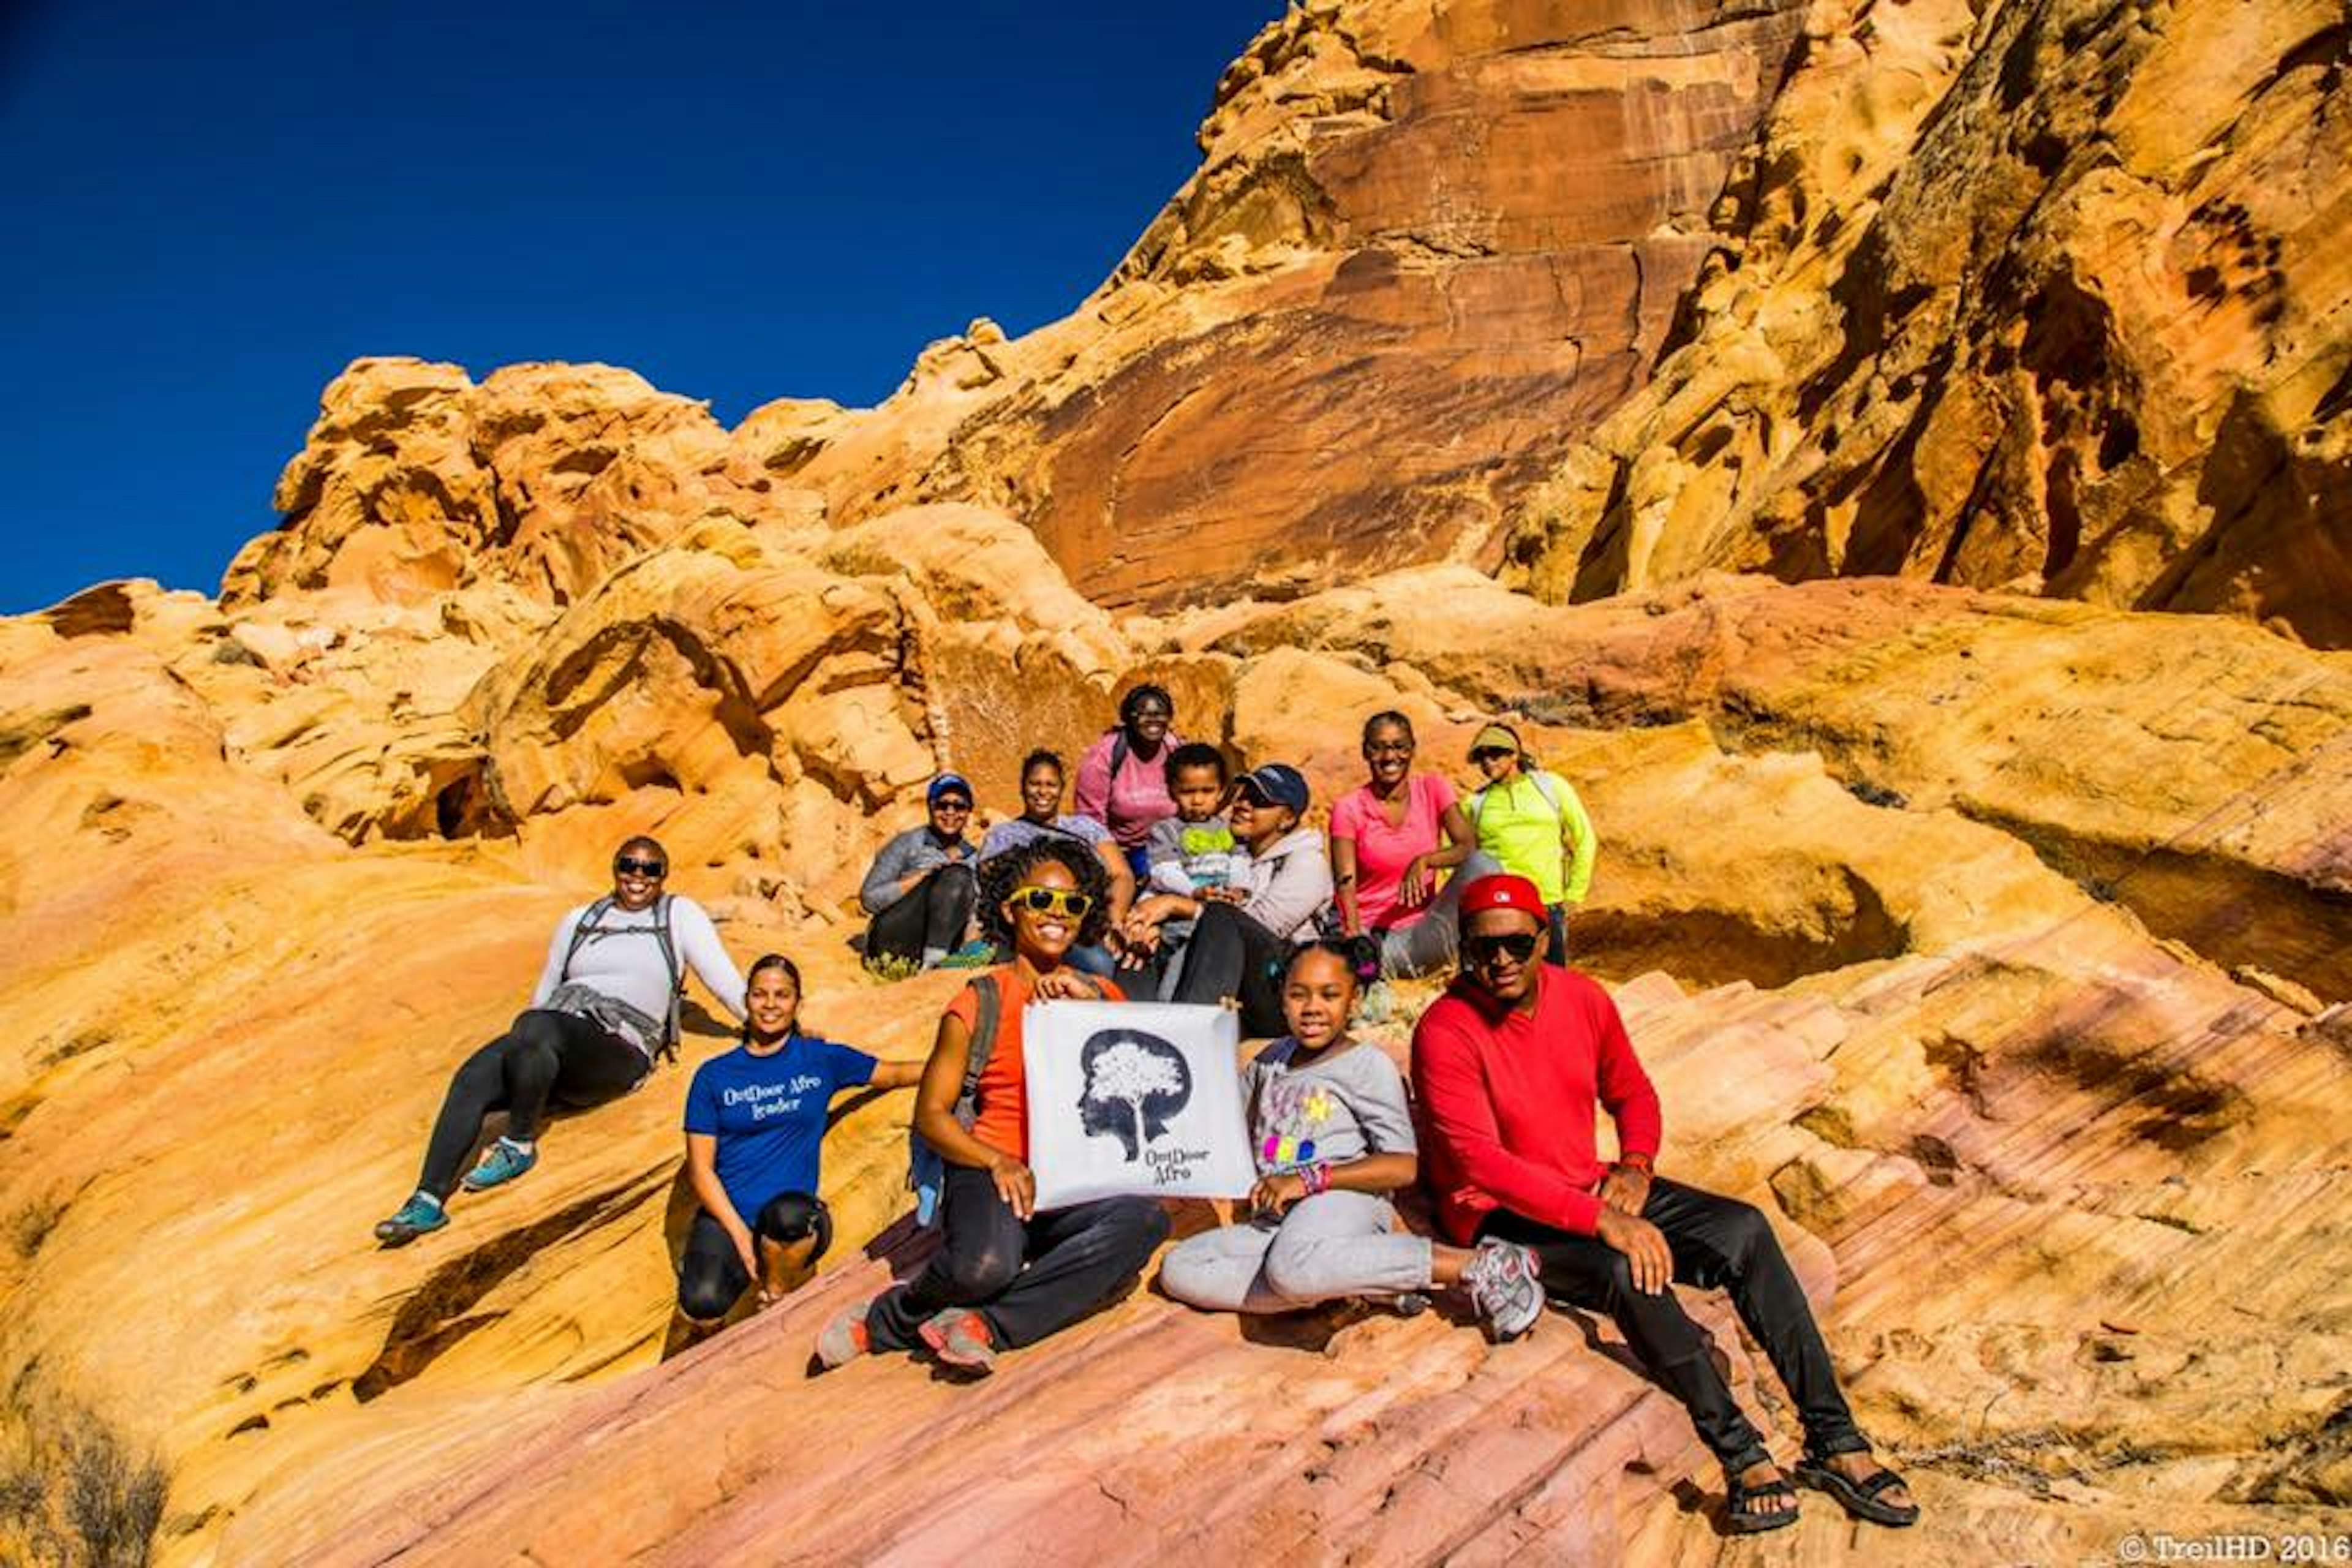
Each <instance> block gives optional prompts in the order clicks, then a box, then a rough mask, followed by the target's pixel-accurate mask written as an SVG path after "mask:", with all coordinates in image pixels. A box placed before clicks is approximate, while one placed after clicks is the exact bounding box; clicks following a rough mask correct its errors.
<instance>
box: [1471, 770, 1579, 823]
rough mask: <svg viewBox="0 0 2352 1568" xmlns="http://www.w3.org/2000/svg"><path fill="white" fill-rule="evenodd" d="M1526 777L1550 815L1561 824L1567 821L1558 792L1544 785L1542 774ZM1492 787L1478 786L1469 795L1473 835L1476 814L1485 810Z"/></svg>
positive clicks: (1476, 819) (1488, 785)
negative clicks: (1534, 787) (1487, 796)
mask: <svg viewBox="0 0 2352 1568" xmlns="http://www.w3.org/2000/svg"><path fill="white" fill-rule="evenodd" d="M1526 777H1527V779H1528V782H1529V783H1531V784H1534V785H1535V786H1536V794H1538V795H1541V796H1542V797H1543V803H1544V804H1545V805H1548V806H1549V807H1551V814H1552V815H1553V816H1556V817H1559V819H1560V820H1561V821H1562V822H1565V821H1567V820H1568V813H1567V812H1566V811H1564V810H1562V809H1561V807H1560V804H1559V792H1558V791H1556V790H1554V789H1553V788H1552V787H1551V785H1549V784H1546V783H1544V775H1543V773H1541V772H1539V771H1538V772H1531V773H1528V774H1527V775H1526ZM1494 787H1495V786H1494V785H1493V784H1480V785H1479V786H1478V787H1477V789H1476V790H1475V791H1474V792H1473V793H1472V794H1471V796H1470V813H1469V816H1470V831H1471V832H1472V833H1474V834H1475V833H1476V832H1477V831H1478V814H1479V813H1480V812H1482V811H1484V810H1486V793H1487V792H1488V791H1489V790H1491V789H1493V788H1494Z"/></svg>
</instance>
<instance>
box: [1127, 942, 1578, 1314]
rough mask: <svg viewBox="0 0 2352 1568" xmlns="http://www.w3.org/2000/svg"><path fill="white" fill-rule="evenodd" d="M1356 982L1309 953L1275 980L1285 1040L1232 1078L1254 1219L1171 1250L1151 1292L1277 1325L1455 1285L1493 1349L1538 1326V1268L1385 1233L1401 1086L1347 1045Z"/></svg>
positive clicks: (1415, 1168) (1389, 1225)
mask: <svg viewBox="0 0 2352 1568" xmlns="http://www.w3.org/2000/svg"><path fill="white" fill-rule="evenodd" d="M1355 1005H1356V971H1355V967H1354V965H1353V963H1351V962H1350V960H1349V957H1348V955H1347V954H1346V953H1345V952H1342V951H1341V950H1339V948H1337V947H1334V946H1331V945H1329V944H1328V943H1324V942H1310V943H1308V944H1307V945H1306V946H1304V947H1301V948H1300V949H1298V951H1297V953H1296V954H1295V955H1294V956H1293V957H1292V958H1291V961H1290V970H1289V973H1287V974H1286V975H1285V976H1284V978H1283V988H1282V1007H1283V1016H1284V1017H1285V1018H1286V1021H1287V1022H1288V1023H1289V1025H1290V1034H1289V1035H1288V1037H1286V1038H1283V1039H1279V1040H1276V1042H1275V1043H1274V1044H1272V1045H1270V1046H1268V1047H1266V1048H1265V1051H1263V1052H1262V1053H1260V1055H1259V1056H1258V1058H1257V1059H1256V1060H1255V1061H1254V1062H1252V1063H1250V1065H1249V1066H1248V1067H1246V1068H1243V1069H1242V1100H1243V1103H1244V1105H1245V1106H1247V1107H1248V1109H1249V1117H1250V1149H1251V1152H1252V1153H1253V1154H1254V1155H1255V1157H1256V1161H1257V1169H1258V1180H1257V1186H1256V1188H1255V1190H1254V1191H1253V1192H1252V1193H1251V1194H1250V1203H1251V1205H1252V1207H1253V1208H1254V1209H1255V1211H1256V1215H1255V1218H1253V1219H1250V1220H1247V1221H1245V1222H1244V1223H1242V1224H1239V1225H1229V1226H1225V1227H1223V1229H1221V1230H1212V1231H1206V1232H1203V1233H1202V1234H1201V1235H1199V1236H1195V1237H1190V1238H1188V1239H1187V1240H1185V1241H1184V1242H1182V1243H1181V1244H1180V1245H1179V1246H1178V1247H1176V1249H1175V1250H1174V1251H1172V1252H1171V1253H1170V1254H1169V1255H1168V1258H1167V1260H1166V1261H1165V1262H1164V1263H1162V1264H1161V1265H1160V1289H1163V1290H1165V1291H1167V1292H1168V1294H1169V1295H1170V1296H1171V1297H1173V1298H1174V1299H1175V1300H1179V1301H1182V1302H1184V1303H1186V1304H1187V1305H1189V1306H1193V1307H1200V1308H1203V1309H1206V1310H1211V1311H1225V1312H1286V1311H1291V1310H1296V1309H1297V1308H1300V1307H1311V1306H1313V1305H1315V1304H1316V1303H1317V1302H1318V1301H1328V1300H1334V1299H1335V1298H1338V1297H1342V1296H1380V1297H1389V1298H1398V1297H1408V1296H1412V1295H1417V1294H1418V1293H1420V1292H1422V1291H1423V1290H1427V1289H1432V1288H1433V1287H1442V1286H1449V1285H1450V1286H1456V1287H1459V1288H1460V1289H1462V1290H1463V1291H1464V1292H1465V1293H1466V1294H1467V1295H1468V1296H1469V1298H1470V1304H1471V1306H1472V1308H1473V1309H1474V1310H1475V1311H1476V1312H1477V1314H1478V1316H1479V1318H1480V1319H1482V1320H1483V1321H1485V1322H1486V1326H1487V1329H1488V1331H1489V1332H1490V1333H1492V1334H1493V1336H1494V1337H1495V1338H1496V1339H1498V1340H1507V1339H1513V1338H1516V1337H1517V1336H1518V1335H1520V1334H1523V1333H1525V1332H1526V1331H1528V1330H1529V1329H1531V1328H1533V1327H1534V1326H1535V1321H1536V1319H1537V1318H1538V1317H1539V1316H1540V1315H1541V1314H1542V1312H1543V1304H1544V1294H1543V1286H1542V1283H1541V1281H1540V1280H1539V1279H1538V1269H1537V1264H1536V1258H1535V1255H1534V1254H1533V1253H1531V1252H1529V1251H1528V1249H1527V1248H1526V1247H1521V1246H1519V1245H1517V1243H1515V1242H1504V1241H1493V1240H1488V1241H1482V1242H1480V1243H1479V1244H1478V1245H1477V1247H1476V1248H1475V1249H1466V1248H1464V1247H1449V1246H1446V1245H1445V1244H1444V1243H1443V1242H1434V1241H1432V1240H1430V1239H1429V1238H1428V1237H1423V1236H1415V1235H1412V1233H1411V1232H1408V1231H1401V1230H1399V1229H1397V1228H1396V1224H1395V1222H1396V1211H1395V1209H1394V1208H1393V1207H1391V1205H1390V1202H1389V1194H1391V1193H1392V1192H1395V1191H1396V1190H1397V1189H1399V1188H1401V1187H1409V1186H1411V1185H1412V1184H1413V1181H1414V1179H1415V1177H1416V1176H1417V1174H1418V1173H1419V1169H1420V1157H1419V1155H1418V1153H1417V1152H1416V1150H1415V1144H1414V1140H1413V1131H1412V1112H1411V1111H1410V1110H1408V1109H1407V1107H1406V1104H1405V1088H1404V1078H1403V1075H1402V1074H1401V1073H1399V1072H1398V1071H1397V1069H1396V1064H1395V1063H1393V1062H1391V1061H1390V1060H1389V1058H1388V1057H1387V1055H1386V1054H1385V1053H1383V1052H1382V1051H1381V1049H1380V1047H1377V1046H1368V1045H1360V1044H1358V1043H1357V1042H1356V1041H1355V1040H1354V1039H1353V1038H1351V1037H1349V1034H1348V1023H1349V1018H1350V1017H1351V1016H1353V1014H1354V1012H1355Z"/></svg>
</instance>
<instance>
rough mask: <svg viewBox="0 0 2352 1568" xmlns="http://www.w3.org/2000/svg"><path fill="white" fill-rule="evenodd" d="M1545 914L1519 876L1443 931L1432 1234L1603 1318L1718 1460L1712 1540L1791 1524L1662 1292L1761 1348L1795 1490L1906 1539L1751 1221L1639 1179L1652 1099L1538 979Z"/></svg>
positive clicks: (1597, 1031) (1611, 1016) (1636, 1070)
mask: <svg viewBox="0 0 2352 1568" xmlns="http://www.w3.org/2000/svg"><path fill="white" fill-rule="evenodd" d="M1547 912H1548V911H1547V910H1545V907H1544V904H1543V900H1542V898H1541V896H1540V895H1539V894H1538V892H1537V890H1536V887H1535V884H1534V883H1532V882H1529V881H1528V880H1527V879H1524V878H1520V877H1483V878H1481V879H1478V880H1477V881H1475V882H1474V883H1472V884H1471V885H1470V887H1469V888H1468V889H1465V891H1464V893H1463V896H1462V903H1461V911H1460V916H1459V918H1460V920H1461V922H1462V973H1461V974H1460V976H1459V977H1457V978H1456V979H1455V980H1454V984H1452V985H1451V986H1450V987H1448V988H1447V990H1446V993H1445V994H1444V996H1442V997H1440V998H1439V999H1438V1000H1437V1001H1436V1002H1435V1003H1434V1004H1433V1005H1431V1007H1430V1009H1429V1011H1428V1012H1427V1013H1425V1014H1423V1016H1422V1019H1421V1023H1420V1026H1418V1027H1417V1028H1415V1029H1414V1030H1413V1037H1412V1085H1413V1092H1414V1094H1415V1096H1416V1097H1417V1098H1418V1100H1419V1101H1420V1104H1421V1111H1422V1115H1423V1118H1424V1119H1425V1121H1427V1124H1428V1127H1427V1131H1428V1136H1427V1137H1426V1138H1425V1139H1424V1140H1423V1161H1424V1163H1423V1171H1424V1172H1426V1173H1427V1175H1428V1179H1429V1181H1430V1184H1431V1186H1432V1188H1433V1192H1434V1193H1435V1195H1436V1198H1437V1214H1438V1222H1439V1224H1440V1225H1441V1226H1443V1227H1444V1230H1445V1232H1446V1234H1447V1235H1448V1236H1449V1237H1451V1238H1452V1239H1453V1240H1454V1241H1455V1242H1457V1243H1460V1244H1462V1245H1464V1246H1468V1245H1470V1244H1472V1243H1473V1242H1475V1241H1477V1240H1479V1239H1481V1238H1484V1237H1496V1238H1498V1239H1502V1240H1507V1241H1516V1242H1519V1243H1521V1244H1523V1245H1525V1246H1527V1247H1531V1248H1532V1249H1533V1250H1534V1251H1535V1254H1536V1256H1537V1257H1538V1258H1539V1259H1541V1261H1542V1264H1543V1282H1544V1287H1545V1289H1546V1290H1547V1291H1548V1292H1549V1293H1550V1294H1551V1295H1553V1296H1556V1297H1560V1298H1564V1299H1565V1300H1569V1301H1570V1302H1572V1303H1574V1304H1575V1305H1577V1306H1580V1307H1583V1308H1586V1309H1588V1310H1592V1311H1596V1312H1605V1313H1607V1314H1608V1315H1609V1316H1610V1317H1612V1319H1614V1320H1615V1321H1616V1323H1617V1326H1618V1327H1619V1328H1620V1329H1622V1331H1624V1335H1625V1341H1626V1342H1627V1343H1628V1344H1629V1345H1631V1346H1632V1347H1633V1353H1634V1354H1635V1355H1636V1356H1638V1357H1640V1358H1641V1362H1642V1365H1643V1367H1644V1368H1646V1369H1647V1370H1648V1372H1649V1373H1650V1375H1651V1376H1652V1377H1653V1378H1654V1379H1656V1380H1657V1381H1658V1382H1659V1383H1660V1384H1663V1385H1664V1387H1665V1389H1666V1390H1667V1392H1669V1393H1671V1394H1674V1396H1675V1398H1677V1399H1679V1400H1681V1401H1682V1402H1683V1405H1685V1407H1686V1408H1687V1409H1688V1410H1689V1411H1690V1414H1691V1420H1692V1422H1693V1424H1694V1425H1695V1426H1697V1428H1698V1435H1699V1436H1700V1438H1701V1440H1703V1441H1704V1442H1705V1443H1706V1446H1707V1447H1708V1448H1709V1449H1710V1450H1711V1451H1713V1453H1714V1454H1715V1457H1716V1458H1717V1460H1719V1461H1720V1462H1721V1463H1722V1465H1723V1469H1724V1475H1725V1477H1726V1478H1727V1480H1728V1482H1729V1491H1730V1499H1729V1503H1728V1505H1727V1511H1726V1515H1725V1523H1726V1528H1727V1529H1728V1530H1730V1531H1734V1532H1736V1533H1740V1534H1747V1533H1750V1532H1753V1531H1761V1530H1774V1529H1778V1528H1780V1526H1782V1525H1786V1524H1790V1523H1793V1522H1795V1521H1796V1517H1797V1508H1796V1493H1795V1491H1794V1490H1793V1489H1791V1488H1790V1485H1789V1483H1788V1481H1787V1479H1785V1478H1783V1477H1782V1475H1781V1473H1780V1468H1779V1467H1778V1466H1777V1465H1775V1464H1774V1463H1773V1462H1772V1458H1771V1456H1770V1455H1769V1453H1768V1452H1767V1450H1766V1449H1765V1447H1764V1439H1763V1437H1762V1436H1760V1435H1759V1433H1758V1432H1757V1430H1756V1427H1755V1426H1754V1424H1753V1423H1751V1422H1750V1421H1749V1420H1748V1417H1747V1415H1745V1414H1744V1413H1742V1412H1741V1410H1740V1408H1739V1406H1738V1404H1737V1403H1736V1402H1735V1401H1734V1400H1733V1399H1732V1397H1731V1390H1730V1388H1729V1387H1728V1386H1727V1384H1725V1382H1724V1379H1723V1374H1722V1373H1720V1372H1718V1371H1717V1369H1716V1364H1715V1361H1714V1359H1713V1357H1712V1356H1711V1355H1710V1353H1709V1346H1708V1342H1707V1339H1706V1334H1705V1333H1704V1332H1702V1331H1700V1329H1699V1327H1698V1325H1697V1324H1696V1323H1694V1322H1692V1321H1691V1320H1690V1316H1689V1314H1687V1313H1686V1312H1685V1311H1684V1310H1683V1308H1682V1303H1681V1302H1680V1301H1678V1300H1676V1299H1675V1293H1674V1290H1673V1289H1672V1288H1671V1287H1672V1285H1674V1284H1677V1283H1679V1284H1683V1285H1688V1286H1694V1287H1696V1288H1699V1289H1714V1288H1716V1287H1718V1286H1719V1287H1721V1288H1722V1289H1725V1290H1727V1291H1728V1292H1729V1293H1730V1296H1731V1300H1732V1305H1733V1306H1734V1307H1736V1308H1737V1309H1738V1312H1739V1317H1740V1321H1742V1322H1744V1323H1746V1324H1747V1325H1748V1332H1749V1333H1750V1334H1752V1335H1753V1336H1754V1337H1755V1340H1756V1342H1757V1343H1758V1344H1759V1345H1761V1346H1763V1347H1764V1352H1765V1354H1766V1355H1767V1356H1768V1357H1769V1358H1770V1360H1771V1363H1772V1367H1773V1370H1774V1371H1775V1372H1777V1373H1780V1381H1781V1383H1782V1384H1785V1385H1786V1386H1787V1388H1788V1390H1789V1394H1790V1398H1791V1399H1792V1400H1793V1401H1794V1402H1795V1404H1796V1407H1797V1411H1798V1414H1799V1415H1800V1416H1801V1418H1802V1419H1803V1422H1804V1426H1805V1460H1804V1462H1803V1463H1802V1464H1801V1465H1799V1466H1798V1467H1797V1479H1800V1480H1801V1481H1803V1482H1805V1483H1806V1484H1807V1485H1810V1486H1814V1487H1818V1488H1819V1489H1822V1490H1823V1491H1826V1492H1828V1493H1830V1494H1831V1495H1832V1497H1835V1498H1836V1499H1837V1500H1838V1501H1839V1502H1841V1503H1842V1504H1843V1505H1844V1507H1845V1508H1846V1510H1847V1511H1848V1512H1850V1513H1853V1515H1855V1516H1856V1517H1857V1518H1862V1519H1867V1520H1870V1521H1873V1522H1875V1523H1879V1524H1887V1525H1906V1524H1909V1523H1911V1522H1912V1521H1914V1520H1916V1519H1917V1518H1918V1516H1919V1510H1918V1508H1917V1507H1916V1505H1915V1504H1914V1503H1913V1502H1912V1500H1911V1498H1910V1494H1909V1493H1908V1492H1907V1491H1906V1490H1905V1489H1904V1486H1903V1481H1902V1479H1901V1478H1900V1477H1899V1476H1897V1475H1896V1474H1895V1472H1894V1471H1892V1470H1890V1469H1888V1468H1886V1467H1885V1466H1884V1465H1882V1464H1880V1463H1878V1462H1877V1461H1876V1460H1875V1459H1874V1458H1871V1454H1870V1442H1869V1439H1867V1438H1865V1437H1864V1436H1863V1435H1862V1432H1861V1430H1860V1428H1858V1427H1857V1426H1855V1425H1854V1421H1853V1413H1852V1412H1851V1411H1850V1410H1848V1409H1847V1407H1846V1403H1845V1396H1844V1395H1843V1394H1841V1393H1840V1392H1839V1391H1838V1386H1837V1376H1836V1373H1835V1370H1834V1369H1833V1368H1832V1366H1831V1364H1830V1355H1829V1350H1828V1348H1827V1347H1826V1346H1825V1345H1823V1344H1822V1335H1821V1330H1820V1329H1819V1328H1818V1327H1816V1326H1815V1324H1814V1322H1813V1313H1812V1308H1811V1305H1810V1304H1809V1303H1808V1302H1807V1301H1806V1300H1805V1293H1804V1290H1803V1289H1802V1288H1801V1287H1800V1286H1799V1285H1798V1283H1797V1277H1796V1274H1795V1272H1794V1271H1793V1270H1791V1269H1790V1267H1789V1260H1788V1258H1786V1257H1785V1256H1783V1255H1782V1253H1781V1251H1780V1241H1779V1239H1778V1238H1777V1237H1774V1236H1773V1234H1772V1227H1771V1226H1769V1224H1767V1223H1766V1222H1765V1219H1764V1216H1763V1215H1761V1214H1760V1213H1759V1212H1758V1211H1757V1209H1756V1208H1755V1207H1754V1206H1753V1205H1749V1204H1744V1203H1740V1202H1738V1201H1737V1200H1735V1199H1731V1198H1726V1197H1720V1196H1717V1194H1713V1193H1707V1192H1702V1191H1700V1190H1699V1189H1698V1188H1696V1187H1688V1186H1685V1185H1683V1184H1681V1183H1679V1182H1673V1181H1668V1180H1667V1179H1666V1178H1664V1177H1663V1176H1658V1175H1654V1174H1653V1173H1652V1171H1651V1165H1652V1163H1653V1162H1654V1160H1655V1159H1656V1158H1657V1152H1658V1145H1659V1141H1660V1135H1661V1132H1662V1131H1663V1123H1662V1119H1661V1117H1660V1114H1659V1109H1658V1092H1657V1090H1656V1089H1654V1088H1652V1087H1651V1084H1650V1079H1649V1075H1648V1074H1647V1073H1644V1072H1643V1070H1642V1064H1641V1061H1640V1060H1639V1059H1638V1058H1636V1057H1635V1056H1634V1055H1633V1042H1632V1041H1630V1040H1628V1039H1627V1038H1626V1037H1625V1025H1624V1022H1623V1020H1622V1019H1621V1018H1620V1017H1619V1016H1617V1006H1616V1004H1615V1003H1613V1002H1612V1001H1611V1000H1610V999H1609V994H1608V993H1607V992H1605V991H1603V990H1602V989H1601V987H1600V986H1599V985H1598V984H1595V983H1594V982H1593V981H1591V979H1588V978H1587V977H1586V976H1584V975H1582V974H1580V973H1576V972H1575V971H1574V970H1570V969H1564V968H1561V967H1559V966H1558V965H1555V964H1550V963H1543V962H1541V960H1542V959H1543V957H1544V956H1545V953H1544V948H1545V945H1546V940H1547V931H1546V917H1547ZM1596 1103H1597V1104H1599V1105H1601V1106H1605V1107H1607V1108H1608V1111H1609V1115H1610V1119H1611V1120H1612V1121H1614V1122H1615V1123H1616V1126H1617V1143H1618V1148H1619V1150H1620V1153H1619V1155H1618V1158H1617V1161H1616V1163H1614V1164H1608V1163H1603V1162H1602V1161H1601V1158H1600V1155H1599V1152H1598V1151H1597V1149H1596V1146H1595V1143H1594V1139H1593V1125H1594V1118H1593V1110H1594V1107H1595V1105H1596Z"/></svg>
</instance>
